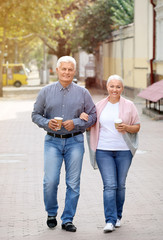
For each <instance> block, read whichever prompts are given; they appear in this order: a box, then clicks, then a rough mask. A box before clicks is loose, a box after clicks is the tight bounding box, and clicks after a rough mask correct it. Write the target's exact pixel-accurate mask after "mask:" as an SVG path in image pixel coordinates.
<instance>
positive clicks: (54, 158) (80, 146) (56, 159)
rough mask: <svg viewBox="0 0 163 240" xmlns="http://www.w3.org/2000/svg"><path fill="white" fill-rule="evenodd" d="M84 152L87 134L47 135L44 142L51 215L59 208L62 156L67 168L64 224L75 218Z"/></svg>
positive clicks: (46, 200)
mask: <svg viewBox="0 0 163 240" xmlns="http://www.w3.org/2000/svg"><path fill="white" fill-rule="evenodd" d="M83 154H84V137H83V134H79V135H77V136H75V137H71V138H67V139H61V138H54V137H52V136H49V135H46V136H45V143H44V184H43V185H44V203H45V209H46V211H47V213H48V215H49V216H56V215H57V210H58V201H57V191H58V185H59V181H60V171H61V167H62V163H63V160H64V162H65V171H66V186H67V188H66V198H65V208H64V211H63V214H62V216H61V220H62V224H64V223H66V222H72V221H73V217H74V215H75V212H76V208H77V203H78V199H79V195H80V174H81V169H82V162H83Z"/></svg>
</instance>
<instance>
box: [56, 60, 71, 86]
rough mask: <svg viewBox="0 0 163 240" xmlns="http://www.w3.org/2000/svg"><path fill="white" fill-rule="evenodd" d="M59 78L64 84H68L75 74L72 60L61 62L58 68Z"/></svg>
mask: <svg viewBox="0 0 163 240" xmlns="http://www.w3.org/2000/svg"><path fill="white" fill-rule="evenodd" d="M56 72H57V74H58V78H59V81H60V83H61V84H62V86H64V87H65V86H68V85H69V84H70V83H71V82H72V80H73V78H74V75H75V68H74V64H73V63H72V62H61V64H60V66H59V68H56Z"/></svg>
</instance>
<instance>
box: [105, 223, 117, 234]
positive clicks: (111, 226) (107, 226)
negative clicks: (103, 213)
mask: <svg viewBox="0 0 163 240" xmlns="http://www.w3.org/2000/svg"><path fill="white" fill-rule="evenodd" d="M114 230H115V227H114V226H113V224H112V223H107V224H106V226H105V227H104V232H105V233H106V232H112V231H114Z"/></svg>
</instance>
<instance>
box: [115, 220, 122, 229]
mask: <svg viewBox="0 0 163 240" xmlns="http://www.w3.org/2000/svg"><path fill="white" fill-rule="evenodd" d="M120 226H121V220H120V219H117V222H116V224H115V227H116V228H119V227H120Z"/></svg>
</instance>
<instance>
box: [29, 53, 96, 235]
mask: <svg viewBox="0 0 163 240" xmlns="http://www.w3.org/2000/svg"><path fill="white" fill-rule="evenodd" d="M75 70H76V61H75V59H74V58H72V57H70V56H63V57H61V58H59V60H58V62H57V68H56V72H57V74H58V79H59V81H58V82H55V83H53V84H50V85H48V86H45V87H44V88H42V90H41V91H40V93H39V95H38V97H37V100H36V102H35V104H34V110H33V112H32V121H33V122H34V123H36V124H37V125H38V126H39V127H41V128H43V129H44V130H45V131H46V132H47V134H46V136H45V143H44V203H45V209H46V211H47V214H48V217H47V225H48V227H49V228H54V227H55V226H56V225H57V219H56V216H57V210H58V201H57V190H58V185H59V179H60V171H61V167H62V163H63V161H64V163H65V171H66V186H67V188H66V198H65V207H64V210H63V213H62V216H61V220H62V229H64V230H66V231H70V232H76V227H75V226H74V224H73V218H74V215H75V212H76V208H77V203H78V199H79V195H80V175H81V169H82V161H83V154H84V137H83V132H84V131H85V129H86V128H88V127H90V126H92V125H93V124H94V123H95V122H96V109H95V105H94V103H93V101H92V98H91V96H90V94H89V92H88V90H87V89H85V88H83V87H80V86H78V85H77V84H75V83H73V82H72V81H73V77H74V75H75ZM82 112H86V113H87V114H88V115H89V119H88V121H84V120H82V119H80V114H81V113H82ZM55 117H61V118H63V122H62V127H61V129H60V130H57V129H58V123H57V121H56V120H55V119H54V118H55Z"/></svg>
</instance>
